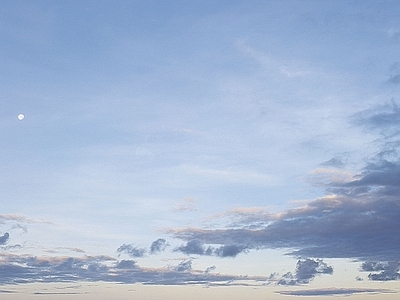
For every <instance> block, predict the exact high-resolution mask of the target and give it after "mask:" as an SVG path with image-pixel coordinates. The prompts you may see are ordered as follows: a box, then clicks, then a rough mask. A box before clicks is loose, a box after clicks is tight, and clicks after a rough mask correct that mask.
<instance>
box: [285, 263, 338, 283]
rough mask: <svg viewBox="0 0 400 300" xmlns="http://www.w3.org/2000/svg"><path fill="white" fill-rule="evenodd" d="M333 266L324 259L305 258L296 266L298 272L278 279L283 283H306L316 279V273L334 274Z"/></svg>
mask: <svg viewBox="0 0 400 300" xmlns="http://www.w3.org/2000/svg"><path fill="white" fill-rule="evenodd" d="M332 273H333V268H332V267H331V266H328V265H327V264H326V263H325V262H323V261H322V260H320V259H319V260H313V259H309V258H307V259H304V260H299V261H298V262H297V266H296V272H295V274H294V275H293V274H292V273H290V272H289V273H286V274H285V275H283V277H282V279H281V280H279V281H278V284H281V285H297V284H306V283H309V282H310V281H311V280H313V279H314V277H315V276H316V275H319V274H332Z"/></svg>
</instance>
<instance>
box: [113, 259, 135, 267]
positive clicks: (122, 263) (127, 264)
mask: <svg viewBox="0 0 400 300" xmlns="http://www.w3.org/2000/svg"><path fill="white" fill-rule="evenodd" d="M115 267H116V268H117V269H135V268H136V267H137V266H136V262H135V261H133V260H121V261H120V262H119V263H118V264H117V265H116V266H115Z"/></svg>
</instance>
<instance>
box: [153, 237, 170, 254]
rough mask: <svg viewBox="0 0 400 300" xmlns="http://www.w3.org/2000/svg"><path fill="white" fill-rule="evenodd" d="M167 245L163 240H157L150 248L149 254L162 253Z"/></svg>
mask: <svg viewBox="0 0 400 300" xmlns="http://www.w3.org/2000/svg"><path fill="white" fill-rule="evenodd" d="M167 246H168V243H167V241H166V240H165V239H157V240H155V241H154V242H153V243H152V244H151V246H150V253H151V254H156V253H158V252H161V251H164V250H165V248H167Z"/></svg>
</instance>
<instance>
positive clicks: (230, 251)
mask: <svg viewBox="0 0 400 300" xmlns="http://www.w3.org/2000/svg"><path fill="white" fill-rule="evenodd" d="M246 250H247V247H246V246H243V245H240V244H236V245H235V244H230V245H223V246H220V247H218V248H215V247H212V246H205V245H204V244H203V242H202V241H201V240H199V239H193V240H190V241H188V242H187V243H186V245H182V246H180V247H178V248H176V249H175V251H179V252H182V253H185V254H188V255H190V254H197V255H215V256H218V257H235V256H236V255H238V254H239V253H242V252H245V251H246Z"/></svg>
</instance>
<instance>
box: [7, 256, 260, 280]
mask: <svg viewBox="0 0 400 300" xmlns="http://www.w3.org/2000/svg"><path fill="white" fill-rule="evenodd" d="M211 269H212V268H211ZM211 269H210V268H207V270H205V271H201V270H193V268H192V261H191V260H185V261H182V262H180V263H179V264H178V265H177V266H174V267H168V268H159V269H154V268H142V267H140V266H139V265H137V263H136V262H135V261H133V260H121V261H118V260H116V259H114V258H112V257H108V256H93V257H90V256H85V257H68V258H65V257H52V258H49V257H32V256H17V255H5V254H3V255H0V275H1V276H0V284H20V283H33V282H42V283H46V282H79V281H89V282H90V281H92V282H95V281H103V282H115V283H142V284H158V285H187V284H202V285H203V284H204V285H208V284H222V285H241V284H243V281H246V282H247V283H246V285H249V284H250V285H252V284H254V285H261V284H264V283H265V282H266V281H267V280H268V278H265V277H250V276H246V277H242V276H235V275H220V274H212V273H210V271H211Z"/></svg>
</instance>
